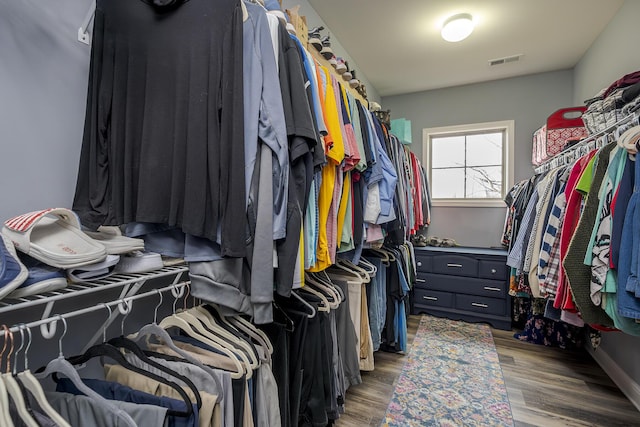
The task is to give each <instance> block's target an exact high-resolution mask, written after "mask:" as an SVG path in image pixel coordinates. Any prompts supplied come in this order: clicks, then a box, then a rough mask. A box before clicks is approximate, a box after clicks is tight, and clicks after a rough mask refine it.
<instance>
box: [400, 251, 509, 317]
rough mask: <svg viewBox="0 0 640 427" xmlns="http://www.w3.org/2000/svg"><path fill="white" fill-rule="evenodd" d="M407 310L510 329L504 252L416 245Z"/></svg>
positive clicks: (507, 278) (507, 272) (507, 276)
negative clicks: (409, 302)
mask: <svg viewBox="0 0 640 427" xmlns="http://www.w3.org/2000/svg"><path fill="white" fill-rule="evenodd" d="M415 253H416V267H417V270H418V274H417V278H416V285H415V287H414V288H413V291H412V305H411V312H412V313H413V314H420V313H428V314H432V315H434V316H440V317H447V318H449V319H454V320H465V321H468V322H487V323H489V324H490V325H492V326H493V327H494V328H497V329H506V330H509V329H511V297H510V296H509V293H508V292H509V267H508V266H507V264H506V261H507V251H506V250H502V249H485V248H470V247H455V248H440V247H430V246H429V247H423V248H422V247H416V248H415Z"/></svg>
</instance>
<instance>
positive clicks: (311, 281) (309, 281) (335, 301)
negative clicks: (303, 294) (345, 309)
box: [305, 273, 342, 310]
mask: <svg viewBox="0 0 640 427" xmlns="http://www.w3.org/2000/svg"><path fill="white" fill-rule="evenodd" d="M306 286H311V287H313V288H315V289H316V290H318V291H319V292H324V293H325V297H326V296H327V295H328V296H329V297H330V298H331V299H330V300H329V299H328V298H327V300H328V301H329V305H330V306H331V308H332V309H334V310H335V309H336V308H338V306H339V305H340V303H341V302H342V299H341V298H340V295H339V294H338V292H336V290H335V289H334V288H333V287H330V286H327V285H326V284H324V283H322V282H321V281H319V280H316V278H315V277H313V276H312V275H310V274H308V273H305V287H306Z"/></svg>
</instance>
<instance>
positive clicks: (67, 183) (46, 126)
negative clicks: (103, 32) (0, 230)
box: [0, 0, 90, 220]
mask: <svg viewBox="0 0 640 427" xmlns="http://www.w3.org/2000/svg"><path fill="white" fill-rule="evenodd" d="M89 4H90V0H60V1H56V2H41V1H37V0H21V1H13V0H0V58H1V59H0V94H1V95H0V144H1V147H2V151H1V152H2V154H1V155H0V181H1V182H2V183H3V185H2V190H0V195H1V196H2V202H1V203H0V220H4V219H6V218H8V217H11V216H14V215H16V214H20V213H24V212H29V211H32V210H36V209H43V208H47V207H56V206H58V207H70V206H71V202H72V200H73V191H74V188H75V183H76V174H77V167H78V166H77V165H78V158H79V156H80V145H81V139H82V126H83V122H84V110H85V99H86V91H87V75H88V72H89V50H90V48H89V46H87V45H85V44H82V43H80V42H78V41H77V31H78V28H79V27H80V24H81V23H82V20H83V19H84V16H85V14H86V13H87V10H88V8H89Z"/></svg>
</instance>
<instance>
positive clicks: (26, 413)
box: [0, 325, 40, 427]
mask: <svg viewBox="0 0 640 427" xmlns="http://www.w3.org/2000/svg"><path fill="white" fill-rule="evenodd" d="M2 329H4V346H3V347H2V353H1V354H0V360H1V359H2V357H1V356H2V355H3V354H4V352H5V350H6V348H7V342H9V340H10V341H11V348H10V349H9V354H8V355H7V370H6V372H4V373H3V374H2V378H1V379H2V381H3V382H4V385H5V387H6V389H7V393H8V395H9V397H10V398H11V400H12V401H13V404H14V405H15V408H16V411H17V412H18V416H19V417H20V420H22V422H23V423H24V424H25V425H26V426H27V427H40V425H39V424H38V422H37V421H36V420H35V419H34V418H33V415H32V412H31V408H30V407H29V406H28V403H27V402H26V401H25V399H24V396H23V395H22V390H20V385H19V384H18V382H17V381H16V379H15V378H14V377H13V375H12V374H11V354H12V353H13V345H14V342H13V332H11V330H9V328H8V327H7V325H2Z"/></svg>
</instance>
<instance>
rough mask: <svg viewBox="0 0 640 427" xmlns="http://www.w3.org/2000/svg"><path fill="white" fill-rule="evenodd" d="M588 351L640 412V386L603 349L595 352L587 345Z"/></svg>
mask: <svg viewBox="0 0 640 427" xmlns="http://www.w3.org/2000/svg"><path fill="white" fill-rule="evenodd" d="M585 347H587V351H588V352H589V354H591V356H592V357H593V359H594V360H595V361H596V362H598V365H600V367H601V368H602V370H603V371H605V372H606V373H607V375H609V377H610V378H611V380H613V382H614V383H616V385H617V386H618V387H619V388H620V390H621V391H622V393H624V395H625V396H627V398H629V400H630V401H631V403H633V405H634V406H635V407H636V408H637V409H638V410H639V411H640V385H639V384H638V383H637V382H635V381H634V380H633V379H631V378H630V377H629V375H627V373H626V372H625V371H624V370H623V369H622V368H621V367H620V366H618V364H617V363H616V362H615V361H614V360H613V359H612V358H611V356H609V355H608V354H607V353H606V352H604V351H602V349H598V350H593V349H592V348H591V346H589V345H587V346H585Z"/></svg>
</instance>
